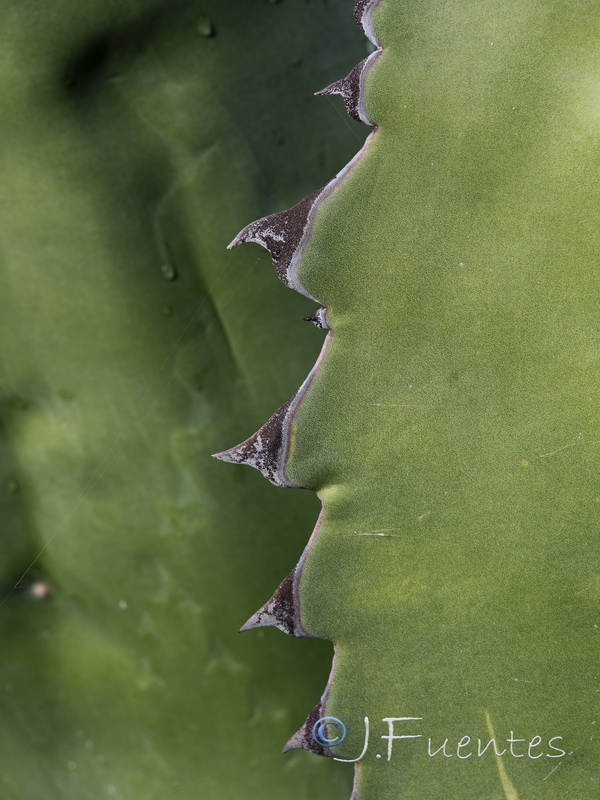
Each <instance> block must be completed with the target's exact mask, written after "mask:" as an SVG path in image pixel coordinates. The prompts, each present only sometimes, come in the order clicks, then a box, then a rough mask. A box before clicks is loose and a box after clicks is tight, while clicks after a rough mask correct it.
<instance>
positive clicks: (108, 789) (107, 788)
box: [106, 783, 117, 794]
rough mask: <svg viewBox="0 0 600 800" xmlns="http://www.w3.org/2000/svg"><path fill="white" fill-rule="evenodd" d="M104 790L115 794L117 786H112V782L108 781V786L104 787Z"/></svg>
mask: <svg viewBox="0 0 600 800" xmlns="http://www.w3.org/2000/svg"><path fill="white" fill-rule="evenodd" d="M106 791H107V792H108V794H116V793H117V787H116V786H113V785H112V783H109V784H108V786H107V787H106Z"/></svg>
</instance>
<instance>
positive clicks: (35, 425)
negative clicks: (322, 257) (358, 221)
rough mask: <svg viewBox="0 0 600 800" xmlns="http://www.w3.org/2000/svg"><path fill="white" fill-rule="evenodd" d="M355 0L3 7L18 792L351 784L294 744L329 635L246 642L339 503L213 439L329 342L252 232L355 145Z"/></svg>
mask: <svg viewBox="0 0 600 800" xmlns="http://www.w3.org/2000/svg"><path fill="white" fill-rule="evenodd" d="M346 10H347V9H346V8H345V4H344V3H343V2H341V0H340V2H329V3H327V6H325V4H324V3H320V2H319V3H316V2H315V3H312V4H311V5H310V6H309V5H306V4H304V3H296V4H294V3H283V4H275V5H273V4H271V3H268V2H266V0H265V2H259V1H258V0H257V1H256V2H253V3H247V2H241V0H240V2H233V1H232V2H224V0H218V2H217V0H206V1H205V2H204V0H203V2H202V3H201V7H199V6H198V4H197V3H196V2H187V1H186V2H181V3H170V2H166V0H164V1H163V2H146V1H144V2H135V1H134V0H126V2H119V3H108V4H107V3H105V2H94V3H87V4H84V5H83V7H82V5H81V4H75V3H74V2H72V1H71V0H60V2H57V3H51V4H40V3H32V2H23V3H18V4H14V3H9V2H4V3H3V4H2V29H1V33H0V37H1V40H2V41H1V45H0V53H1V58H2V62H1V64H2V66H1V67H0V69H1V73H0V74H1V75H2V89H1V91H2V108H3V112H2V118H1V120H0V127H1V139H2V155H1V162H0V174H1V180H0V218H1V221H2V222H1V226H0V298H1V300H0V304H1V309H2V310H1V315H0V325H1V333H2V335H1V338H0V370H1V373H0V387H1V398H0V419H1V422H2V439H1V442H0V456H1V459H2V472H1V476H0V477H1V480H2V488H1V496H0V502H1V508H2V527H1V531H0V535H1V541H2V553H3V557H2V562H1V572H0V579H1V588H2V595H1V605H0V626H1V630H2V658H1V659H0V697H1V701H0V709H1V714H0V756H1V762H2V768H1V775H2V778H1V788H0V796H1V797H2V798H3V800H4V798H6V800H13V798H32V800H33V798H41V797H43V798H45V800H70V799H71V798H73V800H75V799H76V800H86V799H87V798H99V797H109V798H111V797H114V798H127V800H133V799H134V798H139V799H140V800H152V798H165V797H169V798H171V797H173V798H177V799H178V800H179V799H181V800H186V798H198V797H218V798H223V800H228V798H240V797H256V798H258V797H261V798H262V797H267V796H272V797H278V796H281V795H282V794H283V793H284V792H285V795H286V796H287V797H292V798H298V800H300V798H304V797H308V796H311V797H321V798H326V797H330V796H331V795H332V794H335V793H336V792H341V793H342V794H344V793H347V791H348V785H349V781H348V778H349V776H348V775H347V774H346V773H345V772H342V771H338V772H337V773H335V774H332V773H330V772H329V771H327V770H326V769H324V766H323V764H322V763H321V762H319V761H317V762H316V763H315V764H313V763H312V761H310V760H309V763H307V762H306V760H303V759H299V758H296V757H294V756H293V757H292V759H293V760H292V762H291V763H290V764H288V765H286V764H285V763H284V762H279V761H278V753H279V751H280V748H281V742H282V741H285V738H287V736H289V733H290V732H291V731H292V730H293V729H294V727H296V726H297V725H299V724H300V722H301V720H302V718H303V715H304V708H305V707H306V705H307V704H309V703H310V702H311V701H312V697H313V696H314V694H315V692H317V691H319V689H320V685H321V683H322V682H323V680H325V678H326V674H327V663H326V662H327V660H328V658H329V653H330V645H327V644H324V643H323V644H322V646H320V643H317V642H314V643H312V644H313V645H314V647H313V648H310V647H309V648H308V649H305V648H301V647H300V646H299V643H294V642H293V640H287V639H283V638H278V637H277V636H275V635H273V636H271V635H269V634H266V635H265V637H264V639H257V638H255V637H248V636H245V637H238V634H237V630H238V628H239V626H240V625H241V623H242V622H243V620H244V619H246V618H247V617H248V616H249V615H250V614H251V612H252V611H253V610H254V609H255V608H256V606H257V605H258V603H259V602H260V601H261V599H262V598H264V596H265V595H266V594H267V593H268V591H269V590H270V589H271V587H272V586H273V585H274V584H275V583H276V581H277V580H278V578H279V576H280V575H282V574H285V572H286V571H289V570H290V569H291V568H292V567H293V565H294V563H295V559H296V555H297V552H298V551H299V550H300V549H301V546H302V545H301V542H302V541H303V539H304V536H305V530H306V528H307V527H309V526H310V520H311V518H312V515H313V514H314V502H313V500H314V499H313V498H311V497H310V495H308V494H307V493H304V494H302V493H298V494H297V495H296V496H295V497H294V500H293V501H292V503H291V505H290V501H289V498H288V497H286V496H285V495H281V494H278V493H277V492H271V491H269V489H270V487H268V486H267V485H266V484H263V483H262V482H260V479H259V476H254V475H247V474H246V472H245V471H243V470H242V471H241V474H240V471H237V470H235V469H226V468H225V467H224V466H223V465H220V464H217V463H216V462H214V461H211V460H210V459H209V458H208V454H209V453H211V452H213V451H214V450H215V449H217V448H218V447H219V446H223V441H225V442H227V441H230V442H233V441H236V440H237V439H239V438H240V437H241V436H242V435H243V433H244V432H245V431H246V430H247V429H248V428H251V427H252V426H254V425H257V424H258V423H259V421H260V420H261V419H264V418H265V417H266V416H268V414H269V413H271V412H272V411H273V409H274V408H276V407H277V405H278V403H282V402H283V401H284V400H285V399H286V398H287V397H288V396H289V395H290V394H291V393H292V391H293V390H294V388H295V387H296V385H297V383H298V382H299V381H300V380H301V377H302V376H303V375H304V374H305V373H306V371H307V369H308V366H309V364H310V363H311V361H312V360H314V357H315V355H316V348H317V346H318V341H317V339H318V336H316V335H315V333H314V332H313V331H311V330H310V329H309V328H308V327H307V326H304V325H303V323H301V321H300V320H301V318H302V317H303V316H306V315H307V314H308V313H310V311H311V305H310V303H308V302H307V301H306V300H303V299H301V298H298V297H296V296H295V295H293V294H291V293H287V292H286V291H285V289H284V287H282V286H281V285H280V284H278V283H277V282H276V281H273V280H272V279H271V273H270V269H269V267H268V265H265V263H264V260H265V259H264V257H263V255H262V253H261V251H259V250H258V249H257V248H256V249H255V250H254V251H252V249H250V248H246V249H245V251H236V252H235V253H227V252H226V250H225V246H226V244H227V242H228V241H229V240H230V239H231V237H232V236H233V233H234V232H235V230H236V227H237V225H238V223H239V220H240V219H241V220H247V221H249V220H251V219H252V218H253V217H256V216H260V215H261V214H266V213H269V212H270V211H273V210H274V209H275V208H277V207H279V206H280V205H282V204H286V203H293V202H294V199H297V198H299V197H302V196H303V195H304V194H306V193H307V192H308V191H309V190H310V187H311V186H312V185H315V184H316V185H319V184H320V183H321V182H322V181H324V180H326V179H327V176H328V175H329V174H330V173H331V171H332V170H333V171H335V170H336V169H339V168H340V167H341V166H342V164H343V163H344V161H345V160H346V159H347V158H348V157H350V155H351V153H352V152H353V150H354V149H355V148H356V137H357V136H362V133H361V134H360V135H359V134H357V132H356V130H355V128H354V127H353V126H349V125H347V124H346V120H345V119H342V118H340V116H339V114H338V113H337V110H336V109H335V108H334V107H333V105H330V104H325V106H323V103H322V101H319V100H318V99H315V98H313V97H312V96H311V93H312V92H313V91H314V90H315V89H317V88H318V87H319V86H321V85H323V84H324V83H326V82H328V81H329V82H330V81H331V80H333V79H334V78H335V75H336V74H338V73H339V72H340V71H342V70H343V69H344V68H345V64H346V63H347V60H348V59H357V60H358V59H359V58H361V57H362V55H364V43H363V42H362V41H361V38H360V35H359V34H358V32H357V31H356V30H355V28H354V26H353V24H352V21H351V19H348V15H347V14H346V13H345V12H346ZM323 37H325V38H327V37H329V39H330V40H331V45H332V46H331V48H329V49H323V48H321V47H320V45H318V44H317V42H318V41H322V39H323ZM257 69H258V70H260V73H261V78H260V80H257V78H256V72H255V70H257ZM299 98H300V99H299ZM309 132H310V136H311V137H312V139H313V141H314V142H315V145H314V147H313V148H312V150H311V153H310V154H309V156H308V157H307V158H305V157H304V156H303V160H304V163H303V164H302V165H301V164H300V159H299V157H298V153H299V152H303V151H304V147H305V142H306V139H307V137H308V135H309ZM293 320H297V325H296V328H295V329H294V326H293ZM256 551H259V552H260V553H261V558H260V560H258V559H256V558H255V557H254V555H255V553H256ZM266 552H268V553H269V555H268V556H265V553H266ZM269 633H270V632H269ZM294 644H298V646H294ZM290 686H291V687H293V691H292V692H291V693H290V691H289V688H290ZM307 758H308V757H307ZM326 773H327V774H326Z"/></svg>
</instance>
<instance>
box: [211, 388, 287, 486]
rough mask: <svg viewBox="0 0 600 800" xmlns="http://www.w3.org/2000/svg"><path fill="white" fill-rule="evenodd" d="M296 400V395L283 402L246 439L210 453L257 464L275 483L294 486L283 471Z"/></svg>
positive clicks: (240, 461) (256, 466) (221, 457)
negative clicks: (287, 434)
mask: <svg viewBox="0 0 600 800" xmlns="http://www.w3.org/2000/svg"><path fill="white" fill-rule="evenodd" d="M293 400H294V398H292V399H290V400H288V401H287V403H284V404H283V405H282V406H281V408H279V409H278V410H277V411H276V412H275V413H274V414H273V416H272V417H270V418H269V419H268V420H267V422H265V424H264V425H263V426H262V428H261V429H260V430H259V431H257V432H256V433H255V434H254V435H253V436H251V437H250V438H249V439H246V441H245V442H242V443H241V444H238V445H236V446H235V447H231V448H230V449H229V450H223V451H222V452H221V453H213V454H212V456H211V457H212V458H216V459H218V460H219V461H226V462H228V463H230V464H247V465H248V466H249V467H254V468H255V469H257V470H259V471H260V472H262V474H263V475H264V476H265V478H267V480H269V481H271V483H274V484H275V486H285V487H295V484H293V483H291V482H290V481H288V479H287V478H286V477H285V474H284V465H285V464H284V462H285V457H286V453H285V452H284V439H285V428H286V423H287V415H288V412H289V410H290V406H291V405H292V401H293Z"/></svg>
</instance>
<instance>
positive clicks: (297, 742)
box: [282, 701, 333, 757]
mask: <svg viewBox="0 0 600 800" xmlns="http://www.w3.org/2000/svg"><path fill="white" fill-rule="evenodd" d="M322 716H323V707H322V704H321V701H319V702H318V703H317V705H316V706H315V707H314V708H313V710H312V711H311V712H310V714H309V715H308V717H307V718H306V721H305V723H304V724H303V725H302V727H301V728H300V729H299V730H298V731H296V733H295V734H294V735H293V736H291V737H290V738H289V739H288V741H287V742H286V744H285V747H284V748H283V750H282V752H283V753H287V752H288V750H300V749H301V750H308V751H309V753H314V754H315V755H317V756H326V757H332V756H333V754H332V752H331V751H330V749H329V748H328V747H323V745H321V744H319V743H318V742H316V741H315V740H314V739H313V735H312V729H313V725H314V724H315V722H317V720H319V719H320V718H321V717H322Z"/></svg>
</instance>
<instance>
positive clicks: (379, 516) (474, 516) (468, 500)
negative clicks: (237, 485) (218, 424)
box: [236, 0, 600, 800]
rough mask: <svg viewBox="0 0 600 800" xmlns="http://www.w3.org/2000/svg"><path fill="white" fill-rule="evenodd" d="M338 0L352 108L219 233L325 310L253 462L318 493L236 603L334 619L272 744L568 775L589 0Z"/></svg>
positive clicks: (409, 791) (478, 781)
mask: <svg viewBox="0 0 600 800" xmlns="http://www.w3.org/2000/svg"><path fill="white" fill-rule="evenodd" d="M355 14H356V17H357V20H358V21H359V22H360V23H361V24H362V26H363V29H364V31H365V32H366V33H367V34H368V35H369V38H370V39H371V41H373V42H374V43H375V44H376V46H377V51H376V52H375V53H374V54H373V55H372V56H371V57H370V58H369V60H368V61H367V62H366V63H365V64H362V65H360V67H359V68H358V69H357V70H354V71H353V72H351V73H350V75H349V76H348V78H346V79H344V80H343V81H341V82H337V83H335V84H333V87H332V86H330V87H328V89H327V90H325V91H326V92H327V93H331V92H332V91H333V92H336V93H339V94H342V96H343V98H344V101H345V103H346V107H347V108H348V110H349V111H351V112H352V113H354V115H355V116H358V117H359V118H361V119H364V118H366V119H368V120H369V121H370V122H371V123H373V124H374V125H375V130H374V132H373V133H372V134H371V136H370V137H369V139H368V140H367V142H366V144H365V146H364V147H363V148H362V150H361V151H360V152H359V153H358V155H357V156H356V157H355V158H354V159H353V160H352V161H351V162H350V164H349V165H348V167H347V168H345V169H344V170H342V171H341V172H340V173H339V174H338V176H337V177H336V178H335V179H334V180H332V181H331V182H330V183H329V184H328V185H327V186H326V187H325V188H324V189H323V190H320V191H317V192H314V191H313V194H312V195H310V196H309V197H308V198H307V201H306V202H305V203H304V204H300V205H298V206H296V207H294V208H293V209H292V210H291V211H290V212H282V213H280V214H277V215H276V216H275V217H267V218H266V219H264V220H261V221H259V222H258V223H253V224H252V225H251V226H249V227H248V228H246V229H245V231H243V232H242V234H241V235H240V237H238V240H236V243H237V241H243V240H252V241H259V242H260V243H262V244H265V246H267V247H269V249H271V250H272V252H273V257H274V262H275V266H276V269H277V272H278V274H279V275H280V277H282V278H283V279H284V282H285V283H287V284H288V285H289V286H292V287H294V288H297V289H299V290H300V291H301V292H303V293H304V294H306V295H308V296H310V297H313V298H314V299H316V300H317V301H318V302H319V303H321V304H322V306H323V307H324V309H326V310H325V311H321V312H319V314H320V316H319V317H318V319H319V320H320V321H321V322H323V321H324V322H325V323H326V326H327V327H328V328H329V333H328V334H327V338H326V342H325V345H324V349H323V351H322V354H321V357H320V359H319V361H318V363H317V365H316V367H315V368H314V369H313V371H312V372H311V374H310V376H309V379H308V381H307V382H305V384H304V385H303V387H302V389H301V390H300V391H299V392H298V394H297V395H296V396H295V398H294V399H293V401H292V402H291V403H290V404H289V405H287V406H286V407H285V409H284V411H283V413H282V414H280V416H279V418H278V420H276V422H277V424H278V425H279V426H280V427H279V432H278V435H277V437H273V435H272V434H271V435H270V437H269V439H268V441H267V440H266V439H264V437H263V439H261V443H262V444H265V446H266V450H267V451H268V454H269V458H270V460H269V459H267V458H266V456H265V455H264V454H263V455H262V456H261V461H260V463H254V464H253V465H254V466H259V468H263V471H265V472H266V473H267V477H270V478H271V479H272V478H273V475H274V474H275V470H276V471H277V474H278V475H279V476H284V478H285V481H284V480H283V479H280V480H278V481H274V482H276V483H279V484H283V483H284V482H286V481H287V484H288V485H294V486H301V487H306V488H311V489H313V490H315V491H316V492H317V493H318V495H319V497H320V499H321V501H322V504H323V510H322V513H321V515H320V517H319V521H318V523H317V527H316V529H315V531H314V533H313V536H312V538H311V540H310V543H309V544H308V546H307V548H306V550H305V551H304V554H303V555H302V558H301V559H300V562H299V564H298V566H297V568H296V570H295V571H294V573H293V574H292V577H291V579H287V582H284V584H283V585H282V586H281V587H280V589H279V590H278V593H276V595H274V597H273V598H272V600H271V601H269V603H267V605H266V606H265V607H264V608H263V609H261V611H259V612H258V614H257V615H255V618H254V622H255V623H256V625H257V626H261V625H277V626H278V627H280V628H282V629H284V630H287V631H288V632H292V633H295V634H296V635H304V636H316V637H320V638H325V639H330V640H332V641H333V642H334V643H335V653H336V655H335V659H334V664H333V669H332V673H331V677H330V680H329V682H328V683H327V686H326V688H325V692H324V694H323V696H322V698H321V700H320V701H319V702H318V703H317V705H316V706H315V708H314V709H313V711H312V712H311V713H310V714H309V716H308V718H307V722H306V723H305V725H304V726H303V728H302V729H301V730H300V731H299V732H298V734H296V735H295V736H294V737H293V738H292V740H291V741H290V742H289V745H288V746H289V747H303V748H305V749H309V750H312V751H313V752H319V753H320V754H322V755H329V756H335V757H337V758H340V759H343V760H348V761H351V760H352V761H355V762H356V780H355V788H354V794H353V798H354V800H404V798H406V800H408V798H410V800H447V798H453V799H456V800H482V798H489V800H502V799H503V798H505V800H563V798H565V797H576V798H578V800H592V798H595V797H597V792H598V776H599V774H600V759H599V754H598V744H597V736H596V728H597V725H598V713H599V706H598V696H599V695H598V692H599V691H600V689H599V685H598V663H599V658H598V654H599V650H598V600H599V597H600V595H599V589H600V581H599V572H598V564H599V559H598V556H599V544H598V524H599V512H600V504H599V500H600V498H599V495H600V487H599V483H598V461H599V455H600V425H599V422H600V419H599V413H598V389H599V373H598V368H599V366H600V355H599V352H600V351H599V349H598V309H599V298H598V291H597V288H596V285H597V274H596V273H597V263H598V247H599V235H598V208H599V207H600V183H599V181H598V156H599V148H600V138H599V134H600V128H599V121H600V116H599V113H598V108H599V105H598V91H597V84H598V75H599V60H598V48H597V38H598V23H599V21H600V18H599V15H598V9H597V6H596V4H595V3H592V2H591V0H589V1H587V0H584V1H583V2H578V3H566V2H560V1H559V0H525V2H523V0H519V2H516V1H513V0H506V2H502V3H497V2H491V1H490V2H488V0H483V2H464V1H463V0H448V2H442V3H438V2H432V0H418V1H417V2H407V1H406V0H381V1H380V2H368V1H365V0H362V2H358V3H357V4H356V11H355ZM282 253H284V255H285V258H284V259H283V260H282V258H281V254H282ZM273 424H274V423H273V422H271V428H272V427H273ZM259 434H260V432H259ZM259 438H260V436H259ZM273 442H274V445H272V443H273ZM240 447H241V450H240V449H239V448H238V449H237V450H236V452H237V453H241V452H242V450H243V449H244V447H246V449H247V448H248V447H249V445H248V443H245V444H244V445H242V446H240ZM238 460H243V459H238ZM246 460H248V459H246ZM265 465H267V466H266V468H265ZM290 585H291V589H290ZM290 592H291V600H290ZM282 597H283V600H281V598H282ZM292 601H293V602H292ZM290 608H292V610H293V613H294V614H295V619H294V621H293V624H292V623H290V621H289V609H290ZM315 699H316V698H315ZM323 718H333V720H334V721H333V722H331V723H330V724H329V726H327V725H324V723H323V721H322V720H323ZM320 720H321V722H320ZM336 720H337V721H336ZM340 721H341V722H343V724H344V725H345V727H346V731H347V736H346V738H345V739H344V741H343V742H341V741H337V740H338V739H341V738H342V736H341V734H340V731H341V728H340V727H338V728H336V727H335V725H339V722H340ZM323 726H324V727H323ZM319 733H320V734H321V739H320V742H317V740H318V739H319V735H318V734H319ZM367 734H368V738H367ZM330 743H333V744H334V745H335V749H334V747H332V746H329V744H330ZM338 744H339V746H338Z"/></svg>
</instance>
